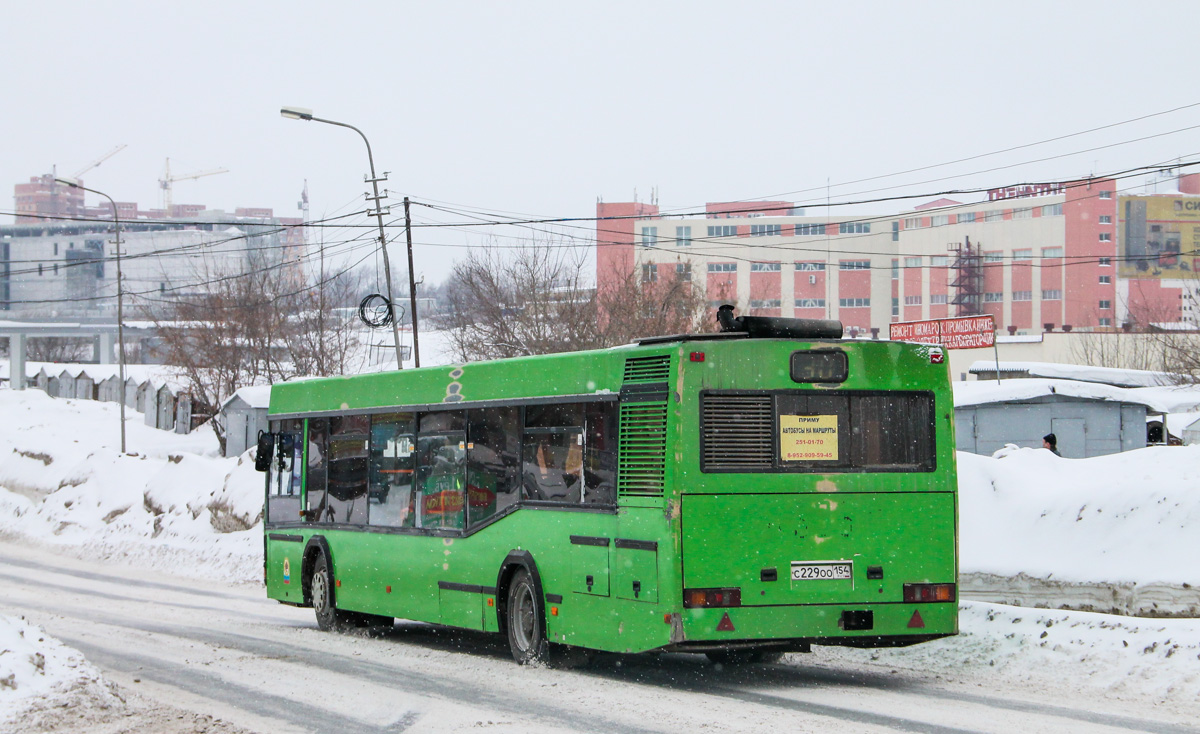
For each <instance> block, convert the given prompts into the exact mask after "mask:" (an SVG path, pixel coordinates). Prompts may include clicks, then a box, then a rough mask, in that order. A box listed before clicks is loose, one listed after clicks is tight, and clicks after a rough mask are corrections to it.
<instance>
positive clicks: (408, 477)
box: [367, 413, 417, 528]
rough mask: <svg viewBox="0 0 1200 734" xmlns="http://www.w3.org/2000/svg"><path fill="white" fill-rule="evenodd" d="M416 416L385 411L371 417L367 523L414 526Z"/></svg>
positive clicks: (404, 526) (402, 526)
mask: <svg viewBox="0 0 1200 734" xmlns="http://www.w3.org/2000/svg"><path fill="white" fill-rule="evenodd" d="M416 429H417V426H416V416H415V415H414V414H412V413H385V414H383V415H375V416H372V417H371V484H370V488H369V489H368V491H367V499H368V502H369V508H368V509H369V516H368V518H367V522H368V523H370V524H371V525H386V526H389V527H401V528H411V527H416V519H417V510H416V501H415V499H414V496H415V495H414V493H413V471H414V469H415V467H414V463H415V461H414V460H415V458H416V457H415V454H416V448H417V439H416V436H415V435H414V434H415V433H416Z"/></svg>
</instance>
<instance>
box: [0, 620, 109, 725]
mask: <svg viewBox="0 0 1200 734" xmlns="http://www.w3.org/2000/svg"><path fill="white" fill-rule="evenodd" d="M122 703H124V702H123V701H122V699H121V697H120V696H119V695H118V694H117V692H116V689H115V688H114V687H113V686H112V684H111V683H108V682H107V681H105V680H104V678H103V676H101V674H100V671H99V670H97V669H96V668H95V667H94V666H93V665H92V664H91V663H89V662H88V661H87V660H85V659H84V657H83V655H81V654H80V653H79V652H78V651H76V650H73V649H71V648H69V647H67V646H66V645H64V644H62V643H61V642H59V641H58V640H56V639H54V638H53V637H50V636H49V635H47V634H46V633H45V632H43V631H42V629H41V628H40V627H35V626H34V625H31V624H29V623H28V622H26V621H25V620H24V618H21V619H17V618H14V617H7V616H4V615H0V729H3V730H6V731H7V728H6V727H5V726H4V725H5V723H6V722H8V723H15V722H16V721H18V720H20V722H21V724H22V725H25V726H28V725H29V724H30V723H31V722H30V718H31V714H30V710H31V709H34V708H37V709H42V710H45V709H52V708H58V709H60V710H61V709H65V708H69V707H77V706H86V707H88V708H99V709H108V708H113V707H116V706H119V705H121V704H122Z"/></svg>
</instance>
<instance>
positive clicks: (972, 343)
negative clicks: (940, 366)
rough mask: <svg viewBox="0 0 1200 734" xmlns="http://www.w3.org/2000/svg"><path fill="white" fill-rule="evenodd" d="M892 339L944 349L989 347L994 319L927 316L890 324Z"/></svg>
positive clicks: (983, 316)
mask: <svg viewBox="0 0 1200 734" xmlns="http://www.w3.org/2000/svg"><path fill="white" fill-rule="evenodd" d="M891 339H892V341H904V342H917V343H920V344H938V345H940V346H943V347H945V348H947V349H976V348H978V347H990V346H992V344H994V343H995V340H996V322H995V320H994V319H993V318H992V316H991V314H982V315H980V316H963V317H959V318H954V319H929V320H928V321H905V322H902V323H898V324H892V329H891Z"/></svg>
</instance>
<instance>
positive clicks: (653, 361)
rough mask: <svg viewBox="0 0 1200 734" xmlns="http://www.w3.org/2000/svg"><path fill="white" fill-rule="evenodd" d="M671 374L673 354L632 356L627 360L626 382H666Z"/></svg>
mask: <svg viewBox="0 0 1200 734" xmlns="http://www.w3.org/2000/svg"><path fill="white" fill-rule="evenodd" d="M670 376H671V355H669V354H664V355H661V356H658V357H630V358H629V359H626V360H625V378H624V381H625V382H666V381H667V380H668V379H669V378H670Z"/></svg>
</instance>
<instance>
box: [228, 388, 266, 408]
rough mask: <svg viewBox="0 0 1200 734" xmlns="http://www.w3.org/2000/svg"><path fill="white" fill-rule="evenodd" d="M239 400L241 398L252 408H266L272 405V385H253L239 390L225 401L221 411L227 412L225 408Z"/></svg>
mask: <svg viewBox="0 0 1200 734" xmlns="http://www.w3.org/2000/svg"><path fill="white" fill-rule="evenodd" d="M237 398H241V399H242V401H243V402H245V403H246V405H249V406H250V407H251V408H266V407H268V406H269V405H270V404H271V386H270V385H251V386H249V387H242V388H238V391H237V392H235V393H234V394H232V395H230V396H229V397H228V398H226V399H225V402H223V403H221V410H222V411H224V410H225V406H227V405H229V404H230V403H232V402H233V401H234V400H236V399H237Z"/></svg>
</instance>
